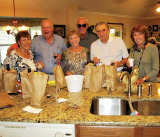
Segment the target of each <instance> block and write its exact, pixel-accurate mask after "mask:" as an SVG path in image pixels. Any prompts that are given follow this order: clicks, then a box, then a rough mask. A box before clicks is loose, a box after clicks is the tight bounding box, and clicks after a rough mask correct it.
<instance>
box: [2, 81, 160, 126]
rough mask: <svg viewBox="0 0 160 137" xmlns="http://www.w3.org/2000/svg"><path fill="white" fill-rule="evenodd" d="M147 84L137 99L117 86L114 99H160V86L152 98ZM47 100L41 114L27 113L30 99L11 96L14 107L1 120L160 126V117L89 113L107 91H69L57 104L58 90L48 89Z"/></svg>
mask: <svg viewBox="0 0 160 137" xmlns="http://www.w3.org/2000/svg"><path fill="white" fill-rule="evenodd" d="M147 84H148V83H145V84H142V87H143V90H142V97H141V98H138V97H137V95H136V94H133V95H132V96H131V98H128V96H127V95H126V94H122V89H123V86H120V85H119V86H118V88H117V90H116V91H113V92H112V95H111V97H121V98H125V99H130V100H160V95H159V93H158V88H160V83H152V89H153V90H152V93H153V96H152V97H151V98H149V97H148V85H147ZM47 94H49V95H51V96H50V98H47V97H46V98H45V101H44V102H43V104H42V105H41V106H40V107H37V106H32V107H35V108H42V109H43V110H42V111H41V112H40V113H39V114H32V113H29V112H25V111H23V110H22V109H23V108H24V107H26V106H30V105H31V99H23V98H22V95H12V99H13V102H14V104H15V106H13V107H9V108H4V109H0V121H10V122H31V123H54V124H83V125H103V126H104V125H116V126H117V125H121V126H160V116H130V115H123V116H99V115H94V114H91V113H90V107H91V102H92V98H93V97H95V96H101V97H108V90H106V89H105V88H103V89H102V90H101V91H100V92H90V91H89V90H88V89H83V91H81V92H77V93H73V92H72V93H71V92H68V91H67V88H64V89H61V91H60V92H58V98H65V99H67V101H65V102H63V103H56V102H55V87H53V86H49V85H48V86H47V89H46V95H47Z"/></svg>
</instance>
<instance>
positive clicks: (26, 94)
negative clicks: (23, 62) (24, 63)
mask: <svg viewBox="0 0 160 137" xmlns="http://www.w3.org/2000/svg"><path fill="white" fill-rule="evenodd" d="M33 73H34V71H31V72H30V73H28V70H24V71H22V72H20V75H21V86H22V92H23V94H22V96H23V98H30V97H31V95H32V84H31V81H32V79H31V76H29V75H33Z"/></svg>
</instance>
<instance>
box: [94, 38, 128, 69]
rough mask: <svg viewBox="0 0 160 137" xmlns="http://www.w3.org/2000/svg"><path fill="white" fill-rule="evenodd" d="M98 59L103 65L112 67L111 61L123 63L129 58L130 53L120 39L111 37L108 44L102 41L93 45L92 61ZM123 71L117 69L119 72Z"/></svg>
mask: <svg viewBox="0 0 160 137" xmlns="http://www.w3.org/2000/svg"><path fill="white" fill-rule="evenodd" d="M94 57H97V58H98V59H101V62H102V64H105V65H110V63H111V60H114V61H121V60H122V59H123V58H127V57H128V51H127V48H126V45H125V43H124V42H123V40H122V39H121V38H120V37H112V36H109V40H108V42H107V43H106V44H104V43H102V42H101V40H100V39H98V40H96V41H95V42H93V43H92V45H91V60H92V59H93V58H94ZM120 70H122V67H119V68H117V71H120Z"/></svg>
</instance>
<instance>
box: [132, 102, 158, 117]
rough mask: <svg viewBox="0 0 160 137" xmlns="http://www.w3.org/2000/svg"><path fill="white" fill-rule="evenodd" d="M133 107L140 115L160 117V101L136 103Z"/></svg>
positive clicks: (133, 103)
mask: <svg viewBox="0 0 160 137" xmlns="http://www.w3.org/2000/svg"><path fill="white" fill-rule="evenodd" d="M132 106H133V108H134V109H135V110H137V111H138V113H139V114H140V115H160V101H135V102H132Z"/></svg>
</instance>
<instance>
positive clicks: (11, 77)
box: [4, 69, 17, 93]
mask: <svg viewBox="0 0 160 137" xmlns="http://www.w3.org/2000/svg"><path fill="white" fill-rule="evenodd" d="M16 77H17V71H16V70H15V69H10V70H9V71H8V70H6V69H5V70H4V90H5V92H7V93H13V92H14V89H15V86H16Z"/></svg>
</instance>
